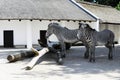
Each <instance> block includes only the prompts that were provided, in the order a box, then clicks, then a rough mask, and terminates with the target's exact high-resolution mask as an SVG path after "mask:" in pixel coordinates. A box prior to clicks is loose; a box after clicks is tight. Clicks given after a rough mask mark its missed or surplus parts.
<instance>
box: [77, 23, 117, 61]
mask: <svg viewBox="0 0 120 80" xmlns="http://www.w3.org/2000/svg"><path fill="white" fill-rule="evenodd" d="M77 37H78V39H82V42H83V43H86V44H87V45H88V50H89V52H88V53H86V54H85V56H86V57H87V58H89V61H90V62H95V46H96V45H105V46H106V47H107V48H108V49H109V54H108V59H109V60H112V59H113V48H114V37H115V36H114V33H113V32H112V31H110V30H108V29H105V30H103V31H100V32H98V31H96V30H95V29H92V28H91V27H90V26H89V25H88V24H85V23H79V31H78V33H77Z"/></svg>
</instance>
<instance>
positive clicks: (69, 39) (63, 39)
mask: <svg viewBox="0 0 120 80" xmlns="http://www.w3.org/2000/svg"><path fill="white" fill-rule="evenodd" d="M77 33H78V29H74V30H70V29H68V28H66V27H62V26H61V25H60V24H58V23H50V24H49V25H48V29H47V32H46V38H48V37H49V36H50V35H51V34H55V36H56V37H57V38H58V40H59V42H60V45H61V52H62V54H60V55H59V56H58V58H59V59H58V61H59V62H62V61H61V60H62V58H63V57H65V55H66V49H65V47H66V45H65V43H75V42H78V41H80V39H78V37H77ZM87 49H88V48H87V46H86V52H85V54H86V53H88V50H87Z"/></svg>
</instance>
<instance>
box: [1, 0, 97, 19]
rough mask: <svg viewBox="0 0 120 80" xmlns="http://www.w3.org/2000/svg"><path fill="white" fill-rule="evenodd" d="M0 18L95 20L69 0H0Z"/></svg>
mask: <svg viewBox="0 0 120 80" xmlns="http://www.w3.org/2000/svg"><path fill="white" fill-rule="evenodd" d="M2 19H3V20H4V19H26V20H27V19H28V20H29V19H40V20H83V21H96V20H95V18H94V17H92V16H91V15H89V14H88V13H86V12H84V11H83V10H82V9H80V8H79V7H78V6H76V5H75V4H73V3H72V2H71V0H0V20H2Z"/></svg>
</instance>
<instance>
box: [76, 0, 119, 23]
mask: <svg viewBox="0 0 120 80" xmlns="http://www.w3.org/2000/svg"><path fill="white" fill-rule="evenodd" d="M77 2H79V3H80V4H81V5H82V6H83V7H85V8H86V9H88V10H89V11H91V12H92V13H93V14H95V15H96V16H98V17H99V18H100V20H101V21H102V22H103V23H119V24H120V11H118V10H116V9H115V8H113V7H111V6H105V5H99V4H95V3H89V2H81V1H80V0H79V1H77Z"/></svg>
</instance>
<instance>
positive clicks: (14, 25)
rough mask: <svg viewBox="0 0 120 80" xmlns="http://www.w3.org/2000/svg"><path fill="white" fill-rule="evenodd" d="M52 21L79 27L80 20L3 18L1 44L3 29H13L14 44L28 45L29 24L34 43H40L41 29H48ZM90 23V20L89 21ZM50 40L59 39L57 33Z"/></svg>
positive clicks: (0, 24)
mask: <svg viewBox="0 0 120 80" xmlns="http://www.w3.org/2000/svg"><path fill="white" fill-rule="evenodd" d="M51 22H57V23H59V24H60V25H62V26H63V27H67V28H69V29H78V27H79V25H78V23H79V22H78V21H76V22H73V21H69V22H67V21H60V22H58V21H44V20H42V21H39V20H33V21H28V20H21V21H19V20H11V21H8V20H1V21H0V45H4V42H3V37H4V36H3V31H4V30H13V32H14V45H26V44H27V41H28V40H29V39H28V40H27V28H28V27H27V26H31V31H32V34H31V37H32V44H38V39H40V30H47V28H48V24H49V23H51ZM88 23H89V22H88ZM89 24H90V25H92V26H93V25H94V23H89ZM50 40H53V41H57V38H56V37H55V35H52V36H51V37H50Z"/></svg>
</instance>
